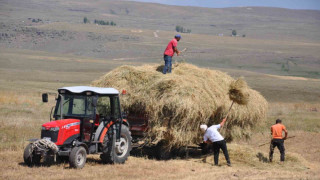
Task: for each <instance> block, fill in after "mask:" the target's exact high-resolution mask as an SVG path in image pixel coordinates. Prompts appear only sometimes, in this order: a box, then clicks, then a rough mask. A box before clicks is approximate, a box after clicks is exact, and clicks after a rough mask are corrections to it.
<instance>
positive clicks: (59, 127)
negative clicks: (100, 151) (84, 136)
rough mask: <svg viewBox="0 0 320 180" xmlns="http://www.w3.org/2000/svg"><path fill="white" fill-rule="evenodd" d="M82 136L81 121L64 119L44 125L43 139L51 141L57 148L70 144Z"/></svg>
mask: <svg viewBox="0 0 320 180" xmlns="http://www.w3.org/2000/svg"><path fill="white" fill-rule="evenodd" d="M79 136H80V120H79V119H62V120H56V121H51V122H48V123H45V124H43V125H42V130H41V138H45V139H49V140H50V141H52V142H54V143H55V144H56V145H57V146H59V145H64V144H70V143H72V141H73V140H74V139H76V138H78V137H79Z"/></svg>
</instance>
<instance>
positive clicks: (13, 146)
mask: <svg viewBox="0 0 320 180" xmlns="http://www.w3.org/2000/svg"><path fill="white" fill-rule="evenodd" d="M50 100H53V98H52V99H50ZM51 102H53V101H51ZM51 105H53V104H52V103H51V104H44V103H42V102H41V98H40V94H37V93H36V94H28V93H27V94H18V93H14V92H3V91H0V150H1V151H2V150H13V151H16V150H21V149H23V148H24V146H25V144H26V140H28V139H31V138H37V137H40V130H41V129H40V128H41V126H40V125H41V124H42V123H44V122H46V121H48V120H49V110H50V106H51Z"/></svg>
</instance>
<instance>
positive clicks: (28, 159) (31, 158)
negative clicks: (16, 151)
mask: <svg viewBox="0 0 320 180" xmlns="http://www.w3.org/2000/svg"><path fill="white" fill-rule="evenodd" d="M23 160H24V163H26V164H27V165H28V166H34V165H39V164H40V160H41V155H38V154H35V152H34V151H33V148H32V144H28V146H27V147H26V148H25V149H24V153H23Z"/></svg>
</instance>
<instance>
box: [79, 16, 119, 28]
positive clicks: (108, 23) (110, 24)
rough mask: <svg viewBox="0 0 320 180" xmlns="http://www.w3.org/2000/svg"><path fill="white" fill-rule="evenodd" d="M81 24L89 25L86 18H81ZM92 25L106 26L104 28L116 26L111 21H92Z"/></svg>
mask: <svg viewBox="0 0 320 180" xmlns="http://www.w3.org/2000/svg"><path fill="white" fill-rule="evenodd" d="M83 23H84V24H89V23H90V20H89V19H88V18H87V17H84V18H83ZM94 24H99V25H106V26H116V25H117V24H116V23H115V22H113V21H104V20H97V19H95V20H94Z"/></svg>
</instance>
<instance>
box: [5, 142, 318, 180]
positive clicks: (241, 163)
mask: <svg viewBox="0 0 320 180" xmlns="http://www.w3.org/2000/svg"><path fill="white" fill-rule="evenodd" d="M228 148H229V151H230V157H231V161H232V163H233V167H227V166H226V165H225V163H224V158H223V155H222V154H221V155H220V157H221V158H220V164H221V165H222V166H221V167H216V166H212V164H213V163H212V162H213V158H212V156H210V157H208V158H207V162H206V163H203V161H202V159H201V158H195V159H188V160H185V159H180V160H179V159H178V160H169V161H157V160H152V159H146V158H143V157H142V158H138V157H129V159H128V161H126V163H125V164H123V165H105V164H102V163H101V161H100V160H99V156H98V155H90V156H89V157H88V160H87V164H86V166H85V167H84V168H83V169H81V170H75V169H70V168H69V165H68V163H60V164H55V165H52V166H50V167H45V166H42V167H34V168H29V167H27V166H25V165H24V164H23V163H22V162H23V160H22V157H21V155H22V151H16V152H14V151H1V152H0V157H1V158H0V173H1V179H33V180H38V179H43V177H46V179H89V178H90V179H101V178H102V179H109V178H112V179H199V178H201V179H233V178H236V179H261V178H263V179H268V178H271V179H274V178H285V179H305V178H307V179H317V178H319V177H320V176H319V175H320V174H319V172H317V171H315V169H309V165H308V164H305V162H304V161H303V158H302V159H301V157H299V156H296V155H288V156H287V157H288V161H287V162H286V163H285V164H284V165H279V164H278V163H272V164H269V163H264V162H262V161H259V158H258V157H257V154H256V153H257V152H258V151H255V150H253V149H251V148H249V147H246V146H241V145H236V144H229V145H228ZM4 162H6V163H4Z"/></svg>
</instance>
